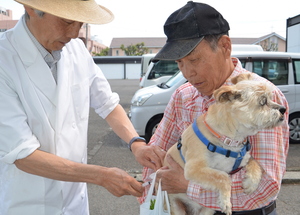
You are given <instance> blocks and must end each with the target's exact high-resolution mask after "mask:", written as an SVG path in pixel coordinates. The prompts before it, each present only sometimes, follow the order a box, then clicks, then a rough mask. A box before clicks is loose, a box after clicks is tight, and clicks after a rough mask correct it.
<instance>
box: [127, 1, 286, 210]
mask: <svg viewBox="0 0 300 215" xmlns="http://www.w3.org/2000/svg"><path fill="white" fill-rule="evenodd" d="M229 29H230V28H229V24H228V22H227V21H226V20H225V19H224V18H223V16H222V15H221V14H220V13H219V12H218V11H217V10H216V9H214V8H212V7H211V6H209V5H207V4H202V3H196V2H192V1H189V2H188V3H187V4H186V5H185V6H184V7H182V8H180V9H178V10H177V11H175V12H174V13H172V14H171V15H170V16H169V18H168V19H167V21H166V23H165V25H164V31H165V34H166V36H167V43H166V44H165V46H164V47H163V48H162V49H161V51H160V52H159V53H158V54H157V55H156V56H155V57H154V60H155V61H158V60H174V61H176V62H177V64H178V67H179V69H180V70H181V72H182V73H183V75H184V77H185V78H186V79H187V80H188V83H186V84H184V85H182V86H181V87H179V88H178V89H177V90H176V92H175V93H174V94H173V95H172V97H171V100H170V102H169V104H168V106H167V108H166V110H165V112H164V117H163V119H162V121H161V123H160V124H159V126H158V128H157V129H156V131H155V134H154V135H153V136H152V138H151V140H150V142H149V144H148V145H146V144H145V143H143V142H134V143H133V144H132V145H131V149H132V152H133V153H134V154H135V156H136V158H137V160H138V161H139V162H140V163H141V164H142V165H143V166H145V168H144V172H143V173H144V181H150V180H151V179H150V178H149V175H150V174H151V173H153V172H155V171H156V170H158V169H159V171H158V172H157V180H159V179H161V182H162V189H163V190H167V191H168V193H186V194H187V195H188V197H189V198H191V199H193V200H194V201H196V202H197V203H199V204H200V205H203V206H205V207H209V208H212V209H214V210H216V211H217V212H216V214H223V213H222V212H218V211H220V210H221V209H220V207H219V205H218V201H217V199H218V193H217V192H213V191H209V190H205V189H203V188H201V186H199V185H198V184H195V183H194V182H192V181H187V180H186V179H185V178H184V175H183V169H182V168H181V167H180V166H179V165H178V164H177V163H176V162H175V161H174V160H173V159H172V158H171V157H167V159H168V162H169V163H170V166H171V167H170V168H166V167H163V168H161V167H162V164H163V160H164V157H165V151H167V150H168V149H169V148H170V147H171V146H172V145H174V144H175V143H176V142H177V141H178V139H179V138H180V136H181V134H182V133H183V131H184V130H185V129H186V128H187V127H188V126H189V125H190V124H191V123H192V122H193V120H194V119H195V118H197V117H198V116H200V115H202V114H204V113H205V112H206V111H207V109H208V107H209V106H210V105H211V104H213V103H214V102H215V99H214V98H213V97H212V94H213V92H214V90H216V89H218V88H219V87H221V86H222V85H232V83H231V81H230V80H231V78H233V77H235V76H237V75H239V74H241V73H249V71H246V70H245V69H243V68H242V65H241V62H240V61H239V60H238V59H237V58H234V57H231V40H230V38H229V36H228V31H229ZM256 79H258V80H261V81H267V80H265V79H264V78H262V77H260V76H257V77H256ZM274 89H275V90H274V92H273V93H274V101H275V100H276V102H277V103H279V104H281V105H283V106H285V107H288V104H287V101H286V99H285V97H284V95H283V94H282V93H281V92H280V90H279V89H278V88H274ZM287 118H288V111H287V112H286V113H285V122H284V123H283V124H282V126H280V127H276V128H274V129H271V130H263V131H261V132H259V133H258V134H257V135H254V136H250V137H249V141H250V143H251V144H252V151H251V155H252V156H253V157H254V158H255V159H256V160H257V161H258V162H259V163H260V165H261V167H262V168H263V169H264V174H263V176H262V180H261V182H260V184H259V186H258V188H257V190H256V191H254V192H253V193H252V194H250V195H247V194H245V193H244V192H243V188H242V179H243V178H244V176H245V170H244V169H242V170H240V171H238V172H237V173H235V174H233V175H231V180H232V197H231V203H232V210H233V214H271V215H274V214H276V207H275V205H276V204H275V200H276V198H277V195H278V193H279V190H280V185H281V180H282V177H283V175H284V172H285V168H286V157H287V151H288V140H289V136H288V132H289V129H288V125H287V122H288V120H287ZM220 120H222V119H220ZM145 196H146V193H145V194H144V197H145ZM144 197H142V198H140V199H139V200H140V202H143V201H144ZM187 214H190V213H187Z"/></svg>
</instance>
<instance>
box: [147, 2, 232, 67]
mask: <svg viewBox="0 0 300 215" xmlns="http://www.w3.org/2000/svg"><path fill="white" fill-rule="evenodd" d="M229 29H230V28H229V24H228V22H227V21H226V20H225V19H224V18H223V16H222V15H221V14H220V13H219V12H218V11H217V10H216V9H214V8H213V7H211V6H209V5H207V4H203V3H198V2H193V1H189V2H188V3H187V4H186V5H185V6H183V7H182V8H180V9H178V10H176V11H175V12H174V13H172V14H171V15H170V16H169V18H168V19H167V21H166V22H165V25H164V32H165V35H166V36H167V42H166V44H165V45H164V47H163V48H162V49H161V50H160V51H159V52H158V53H157V54H156V56H155V57H154V58H153V59H152V61H158V60H178V59H181V58H183V57H185V56H187V55H188V54H189V53H190V52H191V51H192V50H194V48H196V46H197V45H198V44H199V43H200V42H201V40H202V39H203V38H204V36H206V35H218V34H222V33H227V32H228V31H229Z"/></svg>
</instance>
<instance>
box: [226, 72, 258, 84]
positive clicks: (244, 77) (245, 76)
mask: <svg viewBox="0 0 300 215" xmlns="http://www.w3.org/2000/svg"><path fill="white" fill-rule="evenodd" d="M252 79H253V77H252V73H242V74H240V75H238V76H235V77H233V78H232V79H231V82H232V83H233V84H236V83H238V82H240V81H244V80H252Z"/></svg>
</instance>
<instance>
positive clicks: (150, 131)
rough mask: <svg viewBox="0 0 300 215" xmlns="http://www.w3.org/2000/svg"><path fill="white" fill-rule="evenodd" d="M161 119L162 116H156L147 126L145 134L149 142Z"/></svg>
mask: <svg viewBox="0 0 300 215" xmlns="http://www.w3.org/2000/svg"><path fill="white" fill-rule="evenodd" d="M161 119H162V116H159V117H156V118H154V119H153V120H152V121H151V122H150V123H149V125H148V126H147V129H146V135H145V138H146V141H147V142H149V140H150V139H151V137H152V135H153V134H154V132H155V130H156V128H157V126H158V124H159V123H160V121H161Z"/></svg>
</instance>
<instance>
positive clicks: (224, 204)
mask: <svg viewBox="0 0 300 215" xmlns="http://www.w3.org/2000/svg"><path fill="white" fill-rule="evenodd" d="M219 205H220V208H221V211H222V212H223V213H225V214H226V215H231V214H232V211H231V208H232V205H231V202H230V201H219Z"/></svg>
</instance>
